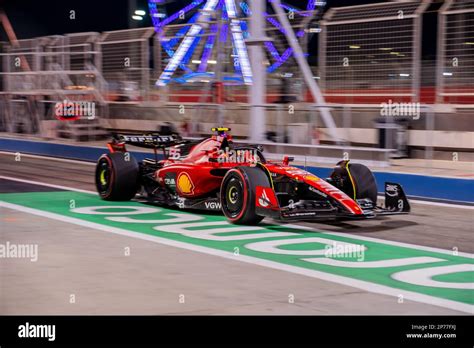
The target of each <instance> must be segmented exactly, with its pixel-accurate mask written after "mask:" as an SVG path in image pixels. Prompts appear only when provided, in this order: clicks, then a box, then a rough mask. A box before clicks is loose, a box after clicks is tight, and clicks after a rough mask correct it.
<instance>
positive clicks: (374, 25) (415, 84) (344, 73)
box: [319, 1, 430, 103]
mask: <svg viewBox="0 0 474 348" xmlns="http://www.w3.org/2000/svg"><path fill="white" fill-rule="evenodd" d="M429 3H430V1H400V2H389V3H380V4H373V5H361V6H351V7H341V8H333V9H331V10H329V11H328V12H327V13H326V15H325V16H324V19H323V21H322V23H321V27H322V33H321V39H320V49H319V70H320V72H321V73H320V81H321V84H322V87H323V90H324V92H325V95H326V97H327V99H328V100H332V101H335V102H349V103H350V102H365V103H370V102H373V103H377V102H378V103H380V100H381V98H382V100H383V99H385V100H386V99H387V98H391V99H393V100H397V101H401V100H405V101H406V100H408V101H419V87H420V58H421V51H420V50H421V20H422V14H423V12H424V11H425V10H426V8H427V7H428V6H429Z"/></svg>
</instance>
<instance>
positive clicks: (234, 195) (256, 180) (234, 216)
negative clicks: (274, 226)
mask: <svg viewBox="0 0 474 348" xmlns="http://www.w3.org/2000/svg"><path fill="white" fill-rule="evenodd" d="M257 186H264V187H268V186H270V182H269V180H268V177H267V175H266V174H265V173H264V172H263V171H262V170H261V169H259V168H256V167H255V168H254V167H237V168H234V169H231V170H229V171H228V172H227V173H226V175H225V177H224V179H223V180H222V184H221V190H220V200H221V205H222V211H223V213H224V215H225V216H226V217H227V219H228V220H229V221H230V222H232V223H234V224H238V225H256V224H258V223H259V222H260V221H262V220H263V218H264V217H263V216H260V215H257V214H256V213H255V200H256V188H257Z"/></svg>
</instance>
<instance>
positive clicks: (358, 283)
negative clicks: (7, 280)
mask: <svg viewBox="0 0 474 348" xmlns="http://www.w3.org/2000/svg"><path fill="white" fill-rule="evenodd" d="M0 206H2V207H5V208H8V209H13V210H17V211H21V212H24V213H28V214H33V215H38V216H42V217H46V218H49V219H53V220H57V221H62V222H67V223H71V224H74V225H78V226H82V227H87V228H91V229H95V230H99V231H104V232H109V233H114V234H118V235H122V236H126V237H131V238H136V239H141V240H146V241H149V242H153V243H158V244H163V245H168V246H172V247H176V248H180V249H186V250H191V251H195V252H199V253H204V254H208V255H214V256H219V257H223V258H226V259H230V260H234V261H240V262H246V263H250V264H253V265H259V266H263V267H268V268H273V269H276V270H280V271H286V272H291V273H295V274H300V275H304V276H307V277H312V278H317V279H321V280H325V281H329V282H333V283H338V284H342V285H345V286H351V287H354V288H357V289H362V290H365V291H368V292H372V293H377V294H382V295H389V296H394V297H399V296H400V295H402V296H403V297H404V298H405V299H407V300H412V301H415V302H421V303H426V304H429V305H433V306H438V307H444V308H448V309H452V310H457V311H461V312H466V313H470V314H472V313H473V312H474V306H472V305H468V304H465V303H461V302H457V301H451V300H446V299H442V298H437V297H433V296H429V295H423V294H418V293H416V292H412V291H405V290H401V289H396V288H391V287H389V286H385V285H378V284H375V283H370V282H366V281H362V280H357V279H352V278H348V277H343V276H339V275H334V274H329V273H324V272H320V271H314V270H309V269H305V268H300V267H295V266H290V265H285V264H281V263H278V262H274V261H269V260H264V259H259V258H256V257H251V256H246V255H238V256H236V255H234V253H233V252H226V251H222V250H217V249H211V248H207V247H202V246H198V245H193V244H188V243H183V242H178V241H175V240H171V239H166V238H161V237H155V236H151V235H147V234H143V233H139V232H131V231H128V230H124V229H121V228H117V227H111V226H106V225H101V224H97V223H94V222H89V221H84V220H80V219H76V218H72V217H68V216H63V215H59V214H55V213H50V212H46V211H42V210H37V209H33V208H27V207H23V206H20V205H16V204H12V203H7V202H2V201H0Z"/></svg>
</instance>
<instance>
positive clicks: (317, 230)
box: [0, 176, 474, 258]
mask: <svg viewBox="0 0 474 348" xmlns="http://www.w3.org/2000/svg"><path fill="white" fill-rule="evenodd" d="M0 179H7V180H14V181H19V182H24V183H27V184H34V185H42V186H47V187H53V188H58V189H62V190H68V191H74V192H82V193H89V194H93V195H96V194H97V192H94V191H87V190H80V189H75V188H72V187H67V186H61V185H54V184H46V183H42V182H39V181H34V180H25V179H17V178H12V177H9V176H0ZM189 214H192V213H189ZM194 215H195V214H194ZM272 223H273V224H280V225H282V226H286V227H288V228H292V227H295V228H298V229H301V230H309V231H315V232H323V233H325V234H331V235H334V236H339V237H347V238H352V239H359V240H365V241H368V242H375V243H381V244H387V245H393V246H398V247H404V248H410V249H415V250H425V251H431V252H436V253H441V254H446V255H452V254H453V251H452V250H446V249H438V248H434V247H427V246H422V245H417V244H409V243H403V242H395V241H391V240H386V239H378V238H372V237H364V236H360V235H356V234H351V233H341V232H329V231H325V230H323V229H320V228H318V229H315V228H312V227H309V226H303V225H297V224H283V223H279V222H278V221H276V220H275V221H272ZM458 255H459V256H463V257H470V258H474V255H473V254H469V253H464V252H458Z"/></svg>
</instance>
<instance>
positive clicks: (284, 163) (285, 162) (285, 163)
mask: <svg viewBox="0 0 474 348" xmlns="http://www.w3.org/2000/svg"><path fill="white" fill-rule="evenodd" d="M294 160H295V158H294V157H288V156H285V157H283V165H284V166H287V165H288V164H290V162H293V161H294Z"/></svg>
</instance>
